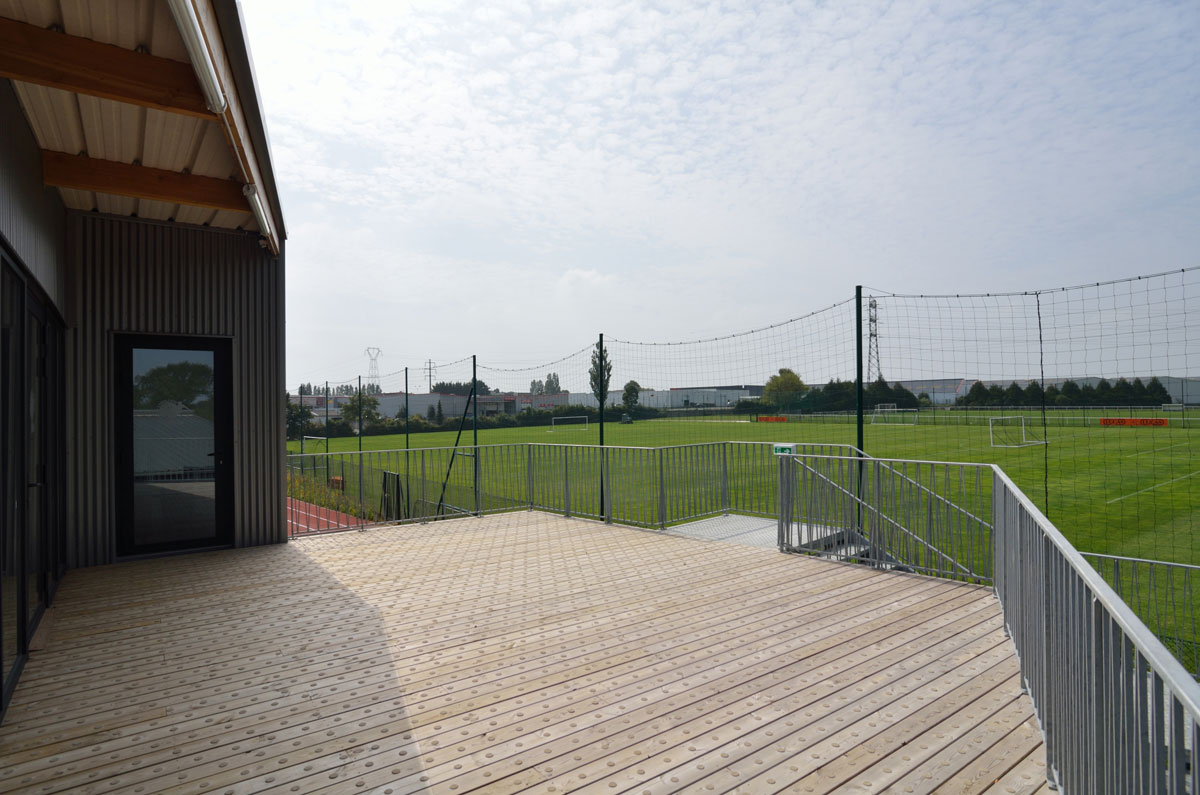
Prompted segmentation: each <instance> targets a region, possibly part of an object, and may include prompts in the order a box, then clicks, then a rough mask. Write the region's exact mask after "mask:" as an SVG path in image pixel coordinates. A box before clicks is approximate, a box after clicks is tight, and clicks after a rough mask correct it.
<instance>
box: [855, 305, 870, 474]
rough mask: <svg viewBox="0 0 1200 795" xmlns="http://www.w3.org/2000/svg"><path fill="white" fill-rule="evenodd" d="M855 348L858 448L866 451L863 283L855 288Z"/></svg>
mask: <svg viewBox="0 0 1200 795" xmlns="http://www.w3.org/2000/svg"><path fill="white" fill-rule="evenodd" d="M854 327H855V328H856V329H857V333H856V334H855V335H854V350H855V352H856V354H857V357H856V358H857V362H856V363H855V385H854V408H855V412H856V415H857V423H858V449H859V450H862V451H864V452H865V451H866V449H867V448H866V447H865V446H864V444H863V344H862V285H861V284H860V285H858V286H857V287H855V288H854Z"/></svg>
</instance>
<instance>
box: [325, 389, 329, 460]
mask: <svg viewBox="0 0 1200 795" xmlns="http://www.w3.org/2000/svg"><path fill="white" fill-rule="evenodd" d="M325 483H326V484H328V483H329V382H328V381H326V382H325Z"/></svg>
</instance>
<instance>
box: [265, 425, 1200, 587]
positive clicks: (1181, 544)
mask: <svg viewBox="0 0 1200 795" xmlns="http://www.w3.org/2000/svg"><path fill="white" fill-rule="evenodd" d="M1012 414H1013V412H1004V411H1002V410H998V411H997V414H996V416H1001V415H1002V416H1012ZM1056 415H1057V416H1056V417H1055V418H1053V419H1052V421H1056V420H1057V421H1061V424H1057V425H1051V426H1050V427H1047V428H1046V430H1045V435H1046V440H1045V441H1046V444H1030V445H1028V446H1023V447H993V446H992V437H991V434H990V431H989V427H988V422H987V416H988V415H986V414H980V415H977V416H972V417H969V420H970V421H971V424H960V423H953V424H930V423H925V424H916V425H909V424H870V421H871V420H870V417H869V416H868V418H867V422H868V424H867V425H866V427H865V429H864V436H865V439H864V447H865V450H866V452H867V453H869V454H870V455H872V456H875V457H878V458H899V459H912V460H921V461H958V462H970V463H994V464H998V465H999V466H1000V467H1001V468H1002V469H1003V470H1004V471H1005V472H1006V473H1007V474H1008V475H1009V477H1011V478H1012V479H1013V481H1014V482H1016V483H1017V485H1018V486H1019V487H1020V488H1021V489H1022V490H1023V491H1024V492H1025V493H1026V494H1027V495H1028V496H1029V497H1030V498H1031V499H1032V500H1033V501H1034V503H1035V504H1037V506H1038V507H1039V508H1041V509H1042V510H1043V511H1045V512H1047V513H1048V515H1049V517H1050V519H1051V521H1053V522H1054V524H1055V525H1056V526H1057V527H1058V528H1059V529H1060V530H1062V531H1063V533H1064V534H1065V535H1066V536H1067V538H1068V539H1070V540H1071V542H1072V543H1073V544H1074V545H1075V546H1076V547H1077V548H1078V549H1081V550H1084V551H1087V552H1097V553H1104V554H1112V555H1123V556H1128V557H1138V558H1148V559H1153V560H1169V561H1173V562H1177V563H1189V564H1193V565H1200V537H1198V534H1197V533H1195V532H1194V528H1195V527H1196V526H1197V525H1200V442H1198V441H1197V437H1198V435H1200V428H1196V427H1192V428H1185V427H1182V423H1180V422H1179V421H1178V420H1177V419H1175V420H1173V421H1172V422H1171V424H1170V425H1168V426H1167V427H1102V426H1100V425H1099V423H1098V420H1097V418H1096V417H1095V416H1092V417H1091V418H1090V419H1089V418H1086V417H1084V415H1083V414H1082V413H1081V414H1080V415H1079V416H1078V417H1077V418H1076V417H1072V416H1071V415H1069V414H1063V413H1062V412H1056ZM1076 419H1078V422H1076V421H1075V420H1076ZM1026 421H1027V423H1028V424H1029V426H1030V431H1031V434H1036V437H1037V438H1038V439H1040V437H1041V435H1042V429H1041V427H1040V423H1038V424H1035V423H1037V418H1036V417H1035V416H1033V415H1028V416H1027V420H1026ZM922 422H924V415H922ZM604 437H605V438H604V441H605V444H606V445H610V446H630V447H668V446H673V445H685V444H694V443H702V442H716V441H747V442H751V441H761V442H807V443H827V444H848V445H853V444H855V442H856V429H855V425H854V424H853V420H852V418H848V417H845V416H841V417H820V416H813V417H809V416H805V417H804V418H802V419H801V420H800V421H798V422H795V421H792V422H786V423H765V422H764V423H756V422H750V421H748V420H744V419H734V418H732V417H730V418H713V419H709V418H704V419H651V420H639V421H637V422H634V423H632V424H624V425H623V424H620V423H616V422H610V423H606V424H605V428H604ZM599 440H600V439H599V426H598V425H597V424H595V423H590V424H589V425H588V426H586V427H583V426H575V425H567V426H560V427H556V428H553V429H551V428H550V427H548V426H529V427H516V428H501V429H488V430H482V431H480V432H479V443H480V444H481V445H496V444H509V443H518V442H538V443H543V444H576V445H594V444H598V443H599ZM361 441H362V449H363V450H371V451H374V450H397V449H403V448H404V447H405V437H404V435H403V434H394V435H389V436H365V437H363V438H362V440H361ZM454 441H455V433H454V432H447V431H443V432H433V433H421V434H413V435H411V436H410V437H409V446H410V447H411V448H413V449H417V448H436V447H449V446H452V445H453V444H454ZM470 443H471V433H470V431H469V430H467V431H464V433H463V434H462V438H461V439H460V441H459V444H460V445H469V444H470ZM324 448H325V445H324V444H322V443H317V444H316V445H313V444H312V443H309V444H308V446H306V448H305V452H310V453H312V452H325V450H324ZM358 449H359V439H358V438H357V437H344V438H335V439H331V440H329V452H353V451H357V450H358ZM288 452H291V453H296V452H300V443H299V442H289V443H288ZM1047 503H1048V504H1047Z"/></svg>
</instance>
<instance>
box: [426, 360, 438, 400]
mask: <svg viewBox="0 0 1200 795" xmlns="http://www.w3.org/2000/svg"><path fill="white" fill-rule="evenodd" d="M436 372H437V365H436V364H434V363H433V359H426V360H425V373H426V374H427V375H428V376H429V391H430V393H432V392H433V376H434V373H436Z"/></svg>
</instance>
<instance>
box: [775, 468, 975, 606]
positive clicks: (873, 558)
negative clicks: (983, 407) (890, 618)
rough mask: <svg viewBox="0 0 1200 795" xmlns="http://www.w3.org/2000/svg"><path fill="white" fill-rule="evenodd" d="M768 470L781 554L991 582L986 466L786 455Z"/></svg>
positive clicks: (967, 580) (966, 580) (969, 580)
mask: <svg viewBox="0 0 1200 795" xmlns="http://www.w3.org/2000/svg"><path fill="white" fill-rule="evenodd" d="M778 466H779V480H780V488H779V490H780V494H781V498H780V510H779V513H778V517H779V525H778V533H779V548H780V549H781V550H782V551H785V552H803V553H808V554H816V555H821V556H823V557H829V558H834V559H838V560H848V561H853V562H856V563H866V564H870V565H872V566H876V567H879V568H887V569H896V570H901V571H912V572H919V573H921V574H928V575H933V576H938V577H949V578H952V579H956V580H961V581H965V582H974V583H980V584H990V583H991V582H992V541H991V535H992V525H991V522H990V517H991V476H990V471H989V470H988V467H987V466H986V465H982V464H958V463H944V462H931V461H904V460H897V459H883V458H860V457H850V456H823V455H790V456H780V457H779V464H778ZM983 517H988V518H987V519H985V518H983Z"/></svg>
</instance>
